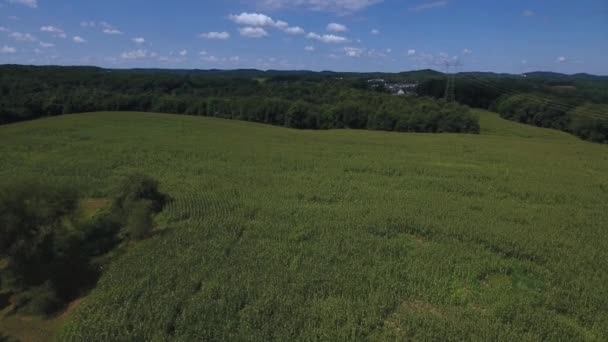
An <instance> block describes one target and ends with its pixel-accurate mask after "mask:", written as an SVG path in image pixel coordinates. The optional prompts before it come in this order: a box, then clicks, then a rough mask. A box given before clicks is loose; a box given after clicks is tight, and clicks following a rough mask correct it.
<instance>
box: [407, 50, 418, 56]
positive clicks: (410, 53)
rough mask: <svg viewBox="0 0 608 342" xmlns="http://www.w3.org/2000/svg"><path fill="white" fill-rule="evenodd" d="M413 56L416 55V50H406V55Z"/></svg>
mask: <svg viewBox="0 0 608 342" xmlns="http://www.w3.org/2000/svg"><path fill="white" fill-rule="evenodd" d="M415 54H416V50H414V49H409V50H407V55H408V56H414V55H415Z"/></svg>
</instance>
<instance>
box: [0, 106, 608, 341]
mask: <svg viewBox="0 0 608 342" xmlns="http://www.w3.org/2000/svg"><path fill="white" fill-rule="evenodd" d="M479 115H480V116H481V134H479V135H468V134H403V133H388V132H372V131H358V130H330V131H308V130H292V129H286V128H281V127H273V126H266V125H261V124H254V123H248V122H239V121H228V120H222V119H215V118H202V117H190V116H176V115H164V114H145V113H118V112H113V113H94V114H77V115H66V116H59V117H54V118H48V119H40V120H35V121H30V122H22V123H17V124H11V125H5V126H1V127H0V184H5V183H10V182H14V181H15V180H17V179H21V178H28V177H35V178H39V179H45V180H48V181H49V182H53V183H57V184H64V183H65V184H72V185H76V186H78V187H79V188H80V189H81V191H82V192H83V193H84V194H85V195H86V197H88V198H104V197H107V196H108V195H109V193H110V191H111V184H113V181H114V180H115V179H116V178H117V177H119V176H121V175H123V174H127V173H130V172H133V171H139V172H143V173H146V174H148V175H151V176H153V177H155V178H157V179H158V180H159V181H160V182H161V186H162V190H163V191H164V192H166V193H168V194H170V195H171V196H172V197H173V198H174V201H173V202H172V203H171V204H170V205H169V207H168V208H167V209H166V210H165V211H164V212H163V213H162V214H161V216H159V217H158V218H157V234H155V236H154V237H152V238H150V239H148V240H146V241H144V242H141V243H137V244H134V245H133V246H131V247H129V249H128V250H127V251H126V252H125V253H124V254H122V255H120V257H118V258H117V259H116V260H115V261H114V262H113V263H112V264H111V265H110V267H109V268H108V269H106V270H104V274H103V276H102V278H101V279H100V281H99V283H98V285H97V287H96V288H95V289H94V290H93V291H92V292H91V293H90V294H89V295H88V296H86V297H85V298H84V299H83V300H82V303H81V304H80V305H79V306H78V307H77V308H75V310H74V312H72V313H71V315H70V317H69V318H68V319H67V322H66V323H65V324H64V325H63V326H62V327H61V329H60V331H59V332H58V335H57V336H56V337H57V339H59V340H62V341H85V340H86V341H102V340H131V341H134V340H156V341H160V340H183V341H191V340H277V341H289V340H378V341H384V340H405V339H411V340H442V341H456V340H525V341H537V340H546V341H557V340H569V341H579V340H580V341H603V340H606V339H607V338H608V312H607V311H606V308H607V307H608V287H607V286H606V284H608V273H607V272H606V270H607V269H608V239H607V238H608V232H607V231H606V227H607V226H608V211H607V210H606V201H607V200H608V172H606V171H607V170H608V147H607V146H604V145H597V144H591V143H587V142H583V141H580V140H578V139H576V138H574V137H572V136H570V135H568V134H566V133H563V132H559V131H554V130H548V129H541V128H536V127H532V126H525V125H521V124H517V123H513V122H509V121H505V120H503V119H500V118H499V117H498V116H497V115H496V114H493V113H488V112H483V111H479ZM0 327H2V321H1V320H0ZM47 336H48V335H47Z"/></svg>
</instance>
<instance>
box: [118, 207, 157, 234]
mask: <svg viewBox="0 0 608 342" xmlns="http://www.w3.org/2000/svg"><path fill="white" fill-rule="evenodd" d="M152 228H153V220H152V209H151V204H150V202H149V201H139V202H136V203H134V204H132V205H131V207H130V208H129V214H128V216H127V222H126V225H125V227H124V233H125V234H126V235H128V236H129V238H130V239H132V240H141V239H143V238H145V237H146V236H147V235H148V234H149V233H150V231H151V230H152Z"/></svg>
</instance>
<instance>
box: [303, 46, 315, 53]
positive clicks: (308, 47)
mask: <svg viewBox="0 0 608 342" xmlns="http://www.w3.org/2000/svg"><path fill="white" fill-rule="evenodd" d="M304 50H305V51H308V52H313V51H315V47H314V46H312V45H309V46H307V47H305V48H304Z"/></svg>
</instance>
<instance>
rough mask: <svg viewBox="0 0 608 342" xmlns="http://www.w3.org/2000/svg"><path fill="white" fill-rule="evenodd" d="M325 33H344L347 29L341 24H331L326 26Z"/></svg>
mask: <svg viewBox="0 0 608 342" xmlns="http://www.w3.org/2000/svg"><path fill="white" fill-rule="evenodd" d="M327 31H329V32H346V31H348V28H347V27H346V26H344V25H342V24H338V23H331V24H329V25H327Z"/></svg>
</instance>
